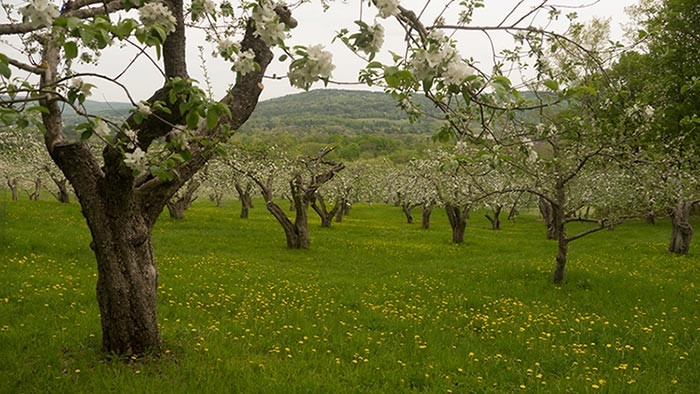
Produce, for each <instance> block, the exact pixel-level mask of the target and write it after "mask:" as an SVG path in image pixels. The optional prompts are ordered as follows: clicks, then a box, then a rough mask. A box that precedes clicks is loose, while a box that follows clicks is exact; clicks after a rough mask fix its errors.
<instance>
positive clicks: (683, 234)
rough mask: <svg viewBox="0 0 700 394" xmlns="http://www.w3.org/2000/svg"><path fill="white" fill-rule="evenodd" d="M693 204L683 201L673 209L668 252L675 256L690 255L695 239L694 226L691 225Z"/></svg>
mask: <svg viewBox="0 0 700 394" xmlns="http://www.w3.org/2000/svg"><path fill="white" fill-rule="evenodd" d="M692 206H693V203H692V202H688V201H681V202H679V203H678V205H676V206H675V207H674V208H672V209H671V225H672V231H671V242H669V245H668V251H669V252H671V253H675V254H688V250H689V249H690V241H691V239H692V238H693V226H691V225H690V223H689V221H688V220H689V218H690V209H691V207H692Z"/></svg>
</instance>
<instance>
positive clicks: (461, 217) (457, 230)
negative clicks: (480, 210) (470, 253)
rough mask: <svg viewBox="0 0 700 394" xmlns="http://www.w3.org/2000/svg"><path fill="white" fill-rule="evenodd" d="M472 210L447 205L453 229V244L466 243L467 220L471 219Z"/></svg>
mask: <svg viewBox="0 0 700 394" xmlns="http://www.w3.org/2000/svg"><path fill="white" fill-rule="evenodd" d="M470 210H471V207H470V206H466V207H463V208H461V209H460V207H458V206H455V205H451V204H447V205H445V212H447V219H448V220H449V222H450V227H451V228H452V242H454V243H456V244H460V243H462V242H464V231H465V229H466V228H467V219H469V211H470Z"/></svg>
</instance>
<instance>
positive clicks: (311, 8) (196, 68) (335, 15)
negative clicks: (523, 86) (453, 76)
mask: <svg viewBox="0 0 700 394" xmlns="http://www.w3.org/2000/svg"><path fill="white" fill-rule="evenodd" d="M54 1H57V0H54ZM428 2H429V7H428V8H427V10H426V13H425V18H422V20H423V21H424V23H428V22H429V21H432V20H433V18H434V16H435V15H436V13H437V12H439V10H441V9H442V7H443V6H444V4H446V3H447V2H448V0H428ZM484 2H485V8H482V9H479V10H477V11H476V13H475V16H474V22H473V23H472V24H473V25H482V26H483V25H496V24H498V23H499V22H500V21H501V20H502V19H503V18H504V17H505V16H506V14H508V12H510V10H511V9H512V8H513V6H514V5H515V4H517V3H518V2H521V3H522V4H521V5H520V8H519V9H518V10H519V12H516V13H515V14H514V15H513V16H512V17H511V18H510V19H509V21H513V20H514V19H516V18H518V16H516V15H523V13H526V12H527V10H529V9H531V8H532V7H533V6H535V5H538V4H540V3H541V2H542V0H537V1H535V0H522V1H520V0H484ZM364 3H365V5H364V9H363V15H362V19H363V20H364V21H366V22H372V21H373V20H374V16H375V15H376V11H375V9H374V8H371V9H370V8H368V6H367V5H366V4H367V3H366V1H365V2H364ZM425 3H426V0H422V1H420V0H402V1H401V4H402V5H403V6H405V7H406V8H409V9H412V10H414V11H416V13H418V12H419V11H420V9H421V8H422V7H423V6H424V5H425ZM454 3H455V4H457V3H458V1H454ZM549 3H550V4H553V5H557V6H565V7H566V6H577V5H581V4H590V6H588V7H586V8H576V9H573V8H564V7H562V8H561V11H562V13H563V14H565V13H568V12H572V11H576V12H577V13H578V14H579V20H581V21H586V20H589V19H591V18H592V17H594V16H595V17H606V18H610V19H611V25H612V28H613V32H612V38H613V39H615V40H621V39H622V28H621V26H622V25H623V24H626V23H628V18H627V16H626V14H625V12H624V9H625V7H627V6H629V5H632V4H635V3H636V0H599V1H596V0H550V1H549ZM454 13H455V11H453V12H452V15H450V14H446V15H445V18H446V19H447V22H448V23H449V22H451V21H454V20H455V19H456V17H457V16H456V15H454ZM293 15H294V17H295V18H296V19H297V20H298V22H299V26H298V27H297V28H296V29H294V30H292V38H291V39H290V40H288V42H287V43H288V44H289V45H290V46H291V45H295V44H302V45H314V44H322V45H324V46H326V47H327V50H329V51H330V52H331V53H332V54H333V63H334V64H335V65H336V69H335V70H334V72H333V80H336V81H341V82H351V83H352V82H356V81H357V75H358V71H359V70H360V69H361V68H362V66H363V64H364V62H363V61H361V60H360V59H359V58H358V57H357V56H356V55H354V54H353V53H351V51H350V50H349V49H347V48H346V47H345V46H344V45H343V44H342V43H340V42H339V41H337V42H335V43H333V44H331V41H332V40H333V37H334V36H335V35H336V33H337V31H339V30H340V29H342V28H348V29H349V30H350V31H355V27H356V26H355V25H354V24H353V21H354V20H357V19H360V0H344V1H343V0H335V1H333V2H332V4H331V7H330V9H329V10H328V11H327V12H323V10H322V7H321V5H320V1H319V0H311V3H310V4H304V5H302V6H300V7H299V8H297V9H295V10H294V12H293ZM561 19H565V18H564V17H563V16H562V18H561ZM529 20H532V18H530V19H529ZM381 22H383V25H384V26H385V28H386V30H387V32H386V40H385V44H384V49H389V50H393V51H395V52H398V53H403V50H404V48H405V46H404V45H403V34H402V31H401V30H400V29H399V26H398V23H397V22H396V21H395V20H393V19H386V20H381ZM531 23H532V24H533V25H534V26H538V27H543V26H544V25H545V23H546V18H545V15H541V16H540V17H539V18H538V19H535V20H534V22H531ZM562 26H563V25H561V26H556V25H554V26H550V28H554V29H555V30H561V27H562ZM192 33H194V34H190V35H188V63H189V64H188V66H189V72H190V76H191V77H193V78H195V79H197V80H199V81H200V82H202V83H203V82H204V78H203V73H202V67H201V64H202V62H201V60H200V58H199V51H198V49H197V46H203V47H204V53H205V54H206V55H207V61H206V64H207V68H208V71H209V75H210V79H211V82H212V85H213V91H214V98H220V97H222V96H223V95H224V93H225V91H226V89H227V88H228V86H229V85H230V84H231V83H233V82H234V80H235V75H234V73H233V72H231V71H230V64H227V63H225V62H223V61H222V60H221V59H212V58H211V57H210V56H209V54H210V53H211V52H212V50H213V49H214V48H215V44H211V43H207V42H205V41H204V37H203V35H201V33H200V32H192ZM454 38H455V39H457V40H458V42H459V50H460V53H461V55H462V56H463V57H466V58H474V59H475V60H476V62H477V63H479V64H480V65H481V66H482V67H483V68H484V69H489V68H490V67H489V65H490V64H491V63H492V62H491V60H490V59H491V58H492V56H491V53H492V52H491V46H490V44H489V41H488V39H487V38H486V37H485V35H484V34H483V33H477V32H461V33H458V34H457V35H455V36H454ZM492 39H493V42H494V44H495V46H496V47H497V51H498V50H500V49H503V48H507V47H509V46H510V41H509V38H508V36H507V35H505V34H498V33H494V34H493V35H492ZM0 52H2V50H0ZM277 52H278V51H277ZM135 53H136V52H135V50H133V49H130V48H112V49H109V50H108V51H105V52H104V54H103V58H102V60H101V62H100V66H99V68H98V69H97V70H96V71H97V72H100V73H103V74H107V75H111V76H115V75H117V74H119V73H120V72H121V71H122V70H123V69H124V68H125V67H126V66H127V65H128V64H129V62H130V61H131V60H132V58H133V56H134V54H135ZM278 55H279V53H278ZM379 59H380V60H384V61H387V62H388V61H389V58H388V55H387V56H385V57H380V58H379ZM288 63H289V61H287V62H285V63H282V64H281V63H279V62H278V61H277V60H275V61H273V64H272V65H271V66H270V67H269V68H268V72H267V74H268V75H272V74H277V75H285V74H286V71H287V66H288ZM85 71H88V70H87V69H86V70H85ZM92 71H95V70H92ZM514 79H517V76H514ZM90 82H92V83H95V84H96V85H97V86H98V88H99V89H95V90H94V91H93V96H92V97H91V99H93V100H100V101H102V100H104V101H128V100H127V99H126V96H125V95H124V94H123V92H122V91H121V90H120V88H118V87H116V86H110V85H108V84H104V83H101V82H99V81H97V80H90ZM120 82H121V83H123V84H124V85H126V86H128V87H129V89H130V92H131V95H132V97H133V98H134V99H136V100H141V99H146V98H148V97H149V96H150V95H151V94H152V92H154V91H155V90H156V89H158V88H159V87H161V86H162V83H163V81H162V77H161V75H160V73H159V72H158V71H157V70H156V69H155V68H154V66H153V65H152V64H150V62H149V61H147V60H146V59H145V58H144V57H141V58H140V59H139V60H138V61H137V62H136V63H135V65H134V66H133V67H131V68H130V69H129V70H128V71H127V72H126V73H125V74H124V75H123V76H122V77H121V78H120ZM264 84H265V90H264V91H263V94H262V99H263V100H264V99H269V98H272V97H277V96H282V95H286V94H291V93H297V92H300V90H299V89H296V88H293V87H291V86H289V83H288V82H287V81H286V80H271V79H267V80H266V81H264ZM322 87H323V84H322V83H321V82H319V83H316V84H315V85H314V86H313V87H312V89H317V88H322ZM329 88H335V89H339V88H344V89H366V87H363V86H362V85H334V84H330V85H329Z"/></svg>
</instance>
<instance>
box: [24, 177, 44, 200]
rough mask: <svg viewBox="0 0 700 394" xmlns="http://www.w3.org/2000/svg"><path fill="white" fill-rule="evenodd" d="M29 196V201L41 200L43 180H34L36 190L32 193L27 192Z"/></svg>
mask: <svg viewBox="0 0 700 394" xmlns="http://www.w3.org/2000/svg"><path fill="white" fill-rule="evenodd" d="M27 194H28V195H29V199H30V200H31V201H39V198H40V197H41V178H39V177H36V178H34V190H32V192H31V193H29V192H27Z"/></svg>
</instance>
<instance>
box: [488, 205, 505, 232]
mask: <svg viewBox="0 0 700 394" xmlns="http://www.w3.org/2000/svg"><path fill="white" fill-rule="evenodd" d="M502 209H503V207H502V206H500V205H497V206H496V207H495V208H493V217H491V215H489V214H488V213H487V214H486V215H484V216H486V219H488V220H489V222H491V230H500V229H501V210H502Z"/></svg>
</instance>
